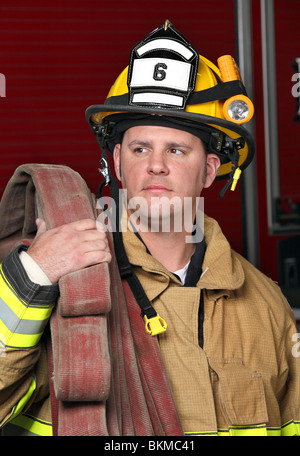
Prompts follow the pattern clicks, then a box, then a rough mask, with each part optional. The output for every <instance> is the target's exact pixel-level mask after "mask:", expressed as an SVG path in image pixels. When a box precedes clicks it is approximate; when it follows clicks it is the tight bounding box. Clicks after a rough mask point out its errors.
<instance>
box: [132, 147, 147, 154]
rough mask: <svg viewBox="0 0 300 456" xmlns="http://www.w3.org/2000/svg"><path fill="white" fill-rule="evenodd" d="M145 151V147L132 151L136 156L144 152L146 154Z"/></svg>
mask: <svg viewBox="0 0 300 456" xmlns="http://www.w3.org/2000/svg"><path fill="white" fill-rule="evenodd" d="M147 150H148V149H146V147H137V148H136V149H135V150H134V151H135V153H137V154H144V153H145V152H147Z"/></svg>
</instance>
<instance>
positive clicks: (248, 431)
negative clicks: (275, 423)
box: [228, 424, 268, 437]
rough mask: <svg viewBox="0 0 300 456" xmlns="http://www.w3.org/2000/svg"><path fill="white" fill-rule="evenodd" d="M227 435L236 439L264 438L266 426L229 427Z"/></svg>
mask: <svg viewBox="0 0 300 456" xmlns="http://www.w3.org/2000/svg"><path fill="white" fill-rule="evenodd" d="M228 431H229V435H230V436H232V437H236V436H237V437H238V436H243V437H250V436H255V437H262V436H266V435H268V434H267V426H266V425H264V424H262V425H256V426H237V427H230V428H229V429H228Z"/></svg>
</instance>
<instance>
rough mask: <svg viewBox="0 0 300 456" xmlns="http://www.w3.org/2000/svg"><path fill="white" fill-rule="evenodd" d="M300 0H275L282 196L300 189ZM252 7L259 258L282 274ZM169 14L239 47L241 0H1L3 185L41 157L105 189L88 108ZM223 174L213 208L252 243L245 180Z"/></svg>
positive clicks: (207, 45) (193, 36)
mask: <svg viewBox="0 0 300 456" xmlns="http://www.w3.org/2000/svg"><path fill="white" fill-rule="evenodd" d="M12 3H13V5H12ZM5 4H6V5H5ZM25 4H26V6H24V5H25ZM298 5H299V4H298V0H285V1H283V0H276V1H275V30H276V53H277V84H278V124H279V130H278V135H279V153H280V166H281V175H280V179H281V188H282V194H283V196H287V197H292V198H293V199H294V200H295V199H297V198H298V200H299V198H300V190H299V184H298V175H299V171H300V159H299V153H298V142H299V126H300V124H299V123H298V122H295V121H294V120H293V118H294V115H295V109H296V108H295V99H294V98H293V97H292V95H291V89H292V85H293V84H294V83H293V82H292V81H291V77H292V74H293V72H294V71H293V69H292V67H291V64H292V61H293V60H294V59H295V57H300V48H299V41H300V40H299V35H300V33H299V32H298V30H299V23H300V11H299V10H300V9H299V7H298ZM252 8H253V11H252V14H253V50H254V102H255V107H256V116H255V126H256V141H257V167H256V168H257V169H256V173H257V178H258V184H257V186H258V216H259V219H258V221H259V256H260V268H261V270H262V271H263V272H264V273H265V274H267V275H269V276H271V277H272V278H273V279H277V276H278V271H277V250H276V248H277V242H278V239H279V237H278V236H270V235H269V233H268V229H267V216H266V213H267V206H266V179H265V153H264V119H263V89H262V69H261V30H260V2H259V0H253V1H252ZM165 19H170V20H171V22H172V23H173V25H174V26H175V27H176V28H177V29H178V30H179V31H180V32H181V33H182V34H183V35H184V36H185V37H186V38H187V39H188V40H189V41H190V42H191V43H192V44H193V45H194V47H195V48H196V49H197V50H198V51H199V53H200V54H202V55H204V56H205V57H207V58H209V59H210V60H212V61H213V62H216V60H217V58H218V57H220V56H221V55H223V54H232V55H233V56H236V42H235V40H236V35H235V17H234V1H233V0H222V1H221V0H215V1H214V2H207V1H203V0H197V1H194V0H184V1H182V0H177V1H176V2H175V1H174V0H164V1H163V2H162V1H161V0H159V1H158V0H151V1H147V0H146V1H144V2H138V1H135V0H132V1H124V0H117V1H114V2H100V1H99V0H97V1H95V0H89V2H83V1H82V0H77V1H75V0H73V1H71V0H64V1H58V0H51V2H50V1H49V0H45V1H43V2H42V3H41V2H38V1H37V0H27V1H26V3H25V2H24V1H21V0H14V2H9V1H8V0H6V1H4V0H3V1H2V2H1V6H0V73H3V74H4V75H5V77H6V98H3V97H2V98H0V148H1V173H0V195H1V194H2V191H3V189H4V187H5V185H6V183H7V181H8V179H9V178H10V176H11V175H12V173H13V172H14V170H15V168H16V167H17V166H18V165H20V164H22V163H32V162H38V163H60V164H66V165H68V166H71V167H72V168H73V169H75V170H76V171H78V172H80V173H81V175H82V176H83V177H84V178H85V179H86V181H87V183H88V185H89V187H90V188H91V190H92V191H93V192H96V190H97V187H98V184H99V181H100V177H99V175H98V171H97V168H98V161H99V148H98V145H97V143H96V139H95V138H94V136H93V134H92V133H91V131H90V130H89V127H88V125H87V123H86V120H85V109H86V108H87V107H88V106H89V105H91V104H100V103H103V101H104V99H105V97H106V95H107V92H108V90H109V88H110V86H111V85H112V83H113V82H114V80H115V78H116V76H117V75H118V74H119V73H120V72H121V71H122V70H123V68H124V67H125V66H126V65H127V63H128V57H129V52H130V50H131V48H132V47H133V46H134V45H135V44H136V43H137V42H138V41H140V40H141V39H142V38H144V37H145V36H146V35H147V34H148V33H149V32H151V31H152V30H153V29H155V28H156V27H158V26H160V25H162V24H163V23H164V21H165ZM223 184H224V182H218V183H215V184H214V187H213V188H212V189H209V190H207V191H206V192H205V211H206V213H207V214H209V215H211V216H213V217H215V218H216V219H217V220H218V221H219V223H220V225H221V227H222V229H223V230H224V232H225V234H226V235H227V237H228V238H229V240H230V242H231V244H232V246H233V248H235V249H236V250H237V251H239V252H241V253H243V236H242V215H241V214H242V209H243V208H242V207H241V206H242V204H241V190H240V188H241V186H240V185H239V186H238V189H237V190H236V191H235V192H234V193H231V192H227V194H226V195H225V197H224V198H223V199H221V198H220V197H219V196H218V195H219V191H220V189H221V188H222V186H223ZM241 185H243V183H241ZM245 190H246V191H252V189H250V188H249V189H245Z"/></svg>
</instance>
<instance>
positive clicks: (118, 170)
mask: <svg viewBox="0 0 300 456" xmlns="http://www.w3.org/2000/svg"><path fill="white" fill-rule="evenodd" d="M113 157H114V165H115V173H116V176H117V179H118V180H119V181H121V144H116V145H115V148H114V154H113Z"/></svg>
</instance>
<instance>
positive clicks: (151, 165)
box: [148, 151, 169, 174]
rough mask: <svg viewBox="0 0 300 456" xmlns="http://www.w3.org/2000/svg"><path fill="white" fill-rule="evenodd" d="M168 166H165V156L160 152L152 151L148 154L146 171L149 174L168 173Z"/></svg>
mask: <svg viewBox="0 0 300 456" xmlns="http://www.w3.org/2000/svg"><path fill="white" fill-rule="evenodd" d="M168 172H169V170H168V166H167V160H166V157H165V156H164V154H163V153H162V152H159V151H157V152H155V151H152V153H151V154H150V156H149V161H148V173H149V174H168Z"/></svg>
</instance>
